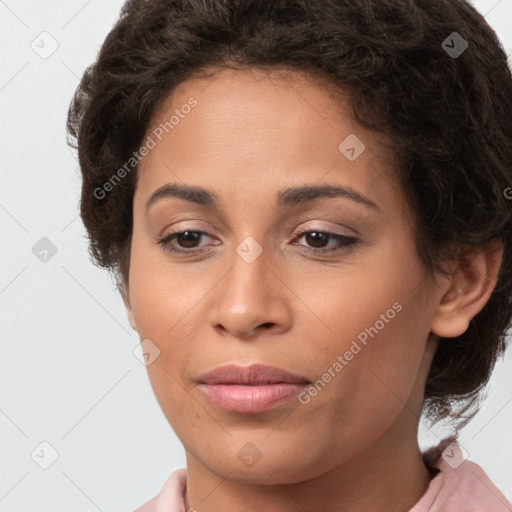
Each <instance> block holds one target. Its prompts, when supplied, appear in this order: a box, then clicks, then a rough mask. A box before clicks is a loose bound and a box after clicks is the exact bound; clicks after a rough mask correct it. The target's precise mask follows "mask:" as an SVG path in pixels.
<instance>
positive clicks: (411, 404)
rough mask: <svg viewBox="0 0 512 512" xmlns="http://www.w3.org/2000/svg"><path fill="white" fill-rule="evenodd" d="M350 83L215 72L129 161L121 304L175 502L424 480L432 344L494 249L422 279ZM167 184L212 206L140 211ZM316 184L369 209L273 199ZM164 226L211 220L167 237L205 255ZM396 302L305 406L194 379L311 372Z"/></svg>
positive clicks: (462, 309)
mask: <svg viewBox="0 0 512 512" xmlns="http://www.w3.org/2000/svg"><path fill="white" fill-rule="evenodd" d="M347 94H348V93H342V92H337V93H336V92H334V91H332V90H330V89H329V88H328V87H327V85H326V84H325V83H323V82H322V81H321V80H320V79H317V78H311V77H309V78H308V77H307V76H304V75H301V74H298V73H291V72H288V73H284V72H282V71H281V72H277V71H274V72H272V73H270V72H267V71H264V70H262V69H252V70H236V71H235V70H226V69H223V70H217V72H216V74H215V75H214V76H211V77H209V78H200V77H196V78H193V79H190V80H188V81H186V82H184V83H182V84H181V85H180V86H179V87H178V88H176V89H175V90H174V91H173V93H172V94H171V95H170V96H169V97H168V98H167V101H166V103H165V104H164V105H163V107H162V108H161V109H160V111H159V112H158V113H157V114H156V115H155V117H154V119H153V120H152V122H151V123H150V126H149V128H148V131H147V135H150V134H151V130H152V129H154V127H155V126H158V124H159V123H160V122H164V121H165V120H168V119H169V117H170V116H171V115H172V114H173V113H174V111H175V109H179V108H180V107H181V106H182V105H184V104H185V103H186V102H187V100H188V99H189V98H190V97H194V98H195V99H196V100H197V102H198V103H197V106H196V107H195V108H193V109H192V110H191V112H190V113H189V114H188V115H186V116H184V118H183V119H180V122H179V124H178V125H176V126H175V127H174V128H173V129H172V130H171V131H169V133H168V134H166V135H165V137H163V138H162V140H161V141H160V142H158V144H157V146H156V147H155V148H154V149H152V150H151V151H150V152H149V153H148V155H147V156H146V157H145V158H144V160H143V161H142V163H141V165H140V167H139V175H138V183H137V187H136V192H135V196H134V202H133V205H134V211H133V237H132V245H131V254H130V271H129V282H128V283H127V292H126V295H125V296H124V300H125V304H126V307H127V311H128V315H129V318H130V322H131V324H132V326H133V327H134V328H135V329H136V330H137V331H138V334H139V335H140V338H141V340H144V339H147V338H149V339H150V340H152V342H153V343H154V344H155V345H157V346H158V348H159V349H160V351H161V353H160V355H159V357H158V358H157V359H156V360H155V361H154V362H153V363H152V364H150V365H149V366H148V368H147V369H148V374H149V378H150V381H151V385H152V387H153V390H154V392H155V395H156V397H157V399H158V401H159V403H160V406H161V408H162V410H163V412H164V414H165V416H166V417H167V419H168V421H169V423H170V424H171V426H172V428H173V429H174V431H175V432H176V434H177V436H178V437H179V439H180V440H181V442H182V444H183V446H184V448H185V452H186V460H187V496H186V498H187V503H186V504H187V510H188V507H194V508H195V509H196V510H197V511H199V512H221V511H222V512H225V511H226V510H236V511H239V512H241V511H258V512H259V511H261V510H266V511H268V512H277V511H279V512H292V511H293V512H296V511H304V510H307V511H317V510H323V511H324V512H331V511H332V512H334V511H340V510H343V511H351V512H359V511H370V510H371V511H372V512H380V511H382V512H384V511H391V510H392V511H398V510H409V508H411V507H412V505H413V504H414V503H415V502H416V501H418V500H419V498H420V497H421V496H422V495H423V494H424V492H425V491H426V489H427V487H428V484H429V482H430V478H431V477H432V475H431V474H429V471H428V470H427V468H426V467H425V466H424V465H423V463H422V460H421V452H420V449H419V446H418V441H417V434H418V422H419V417H420V414H421V410H422V404H423V392H424V385H425V380H426V378H427V374H428V370H429V367H430V364H431V361H432V357H433V355H434V352H435V349H436V346H437V343H438V339H439V338H438V337H439V336H441V337H450V336H457V335H459V334H461V333H462V332H464V331H465V330H466V329H467V326H468V322H469V320H470V319H471V318H472V317H473V316H474V315H476V314H477V313H478V311H480V309H481V308H482V307H483V306H484V305H485V302H486V301H487V299H488V298H489V295H490V293H491V291H492V288H493V286H494V284H495V277H496V275H497V271H498V269H499V265H500V262H501V252H500V246H499V245H497V244H496V243H495V244H494V245H493V244H490V245H489V246H485V247H481V248H477V249H474V250H473V251H468V252H467V253H466V254H465V256H464V259H463V260H460V261H461V262H462V261H463V262H464V265H462V263H459V262H458V261H457V262H455V263H454V264H453V276H454V277H453V278H446V277H441V276H437V279H434V280H433V279H431V278H429V276H428V274H427V273H426V270H425V268H424V267H423V265H422V264H421V262H420V260H419V257H418V255H417V252H416V249H415V246H414V240H413V233H414V222H413V218H414V216H413V212H412V211H411V209H410V207H409V206H408V204H407V203H406V202H405V200H404V195H403V190H402V187H401V185H400V183H399V181H398V179H397V177H396V176H395V174H394V167H393V158H392V157H393V155H392V153H391V152H390V150H389V148H387V147H385V146H384V145H383V144H382V142H383V141H384V139H382V138H378V137H377V135H376V134H375V133H369V132H366V131H365V130H363V129H361V128H360V127H359V126H358V125H356V124H355V123H354V122H353V121H352V120H351V118H350V116H349V113H348V104H347V98H348V96H347ZM349 134H355V135H357V137H358V138H359V139H360V140H361V141H363V142H364V144H365V146H366V149H365V151H364V152H363V153H362V154H361V155H360V156H359V157H358V158H357V159H356V160H354V161H349V160H348V159H347V158H346V157H345V155H344V154H342V153H341V152H340V151H339V150H338V146H339V144H340V143H341V142H342V141H343V140H344V139H345V138H346V137H347V136H348V135H349ZM166 183H179V184H187V185H193V186H201V187H204V188H206V189H209V190H211V191H213V192H214V193H215V194H216V195H217V196H218V198H219V206H218V207H215V208H213V207H207V206H203V205H198V204H195V203H192V202H189V201H186V200H184V199H182V198H177V197H165V198H161V199H159V200H157V201H155V202H154V203H153V204H152V206H151V207H150V208H149V209H148V210H146V209H145V203H146V201H147V200H148V198H149V197H150V196H151V194H152V193H153V192H154V191H155V190H157V189H158V188H159V187H161V186H162V185H165V184H166ZM327 183H329V184H332V185H340V186H344V187H351V188H352V189H353V190H355V191H357V192H358V193H359V194H362V195H364V196H366V197H367V198H369V199H370V200H371V201H373V202H374V203H375V204H376V205H377V206H378V209H376V208H370V207H368V206H366V205H364V204H361V203H358V202H356V201H354V200H351V199H349V198H347V197H334V198H325V197H322V198H318V199H316V200H315V201H313V202H309V203H305V204H302V205H299V206H294V207H283V206H279V205H278V204H277V200H276V196H277V191H278V190H281V189H283V188H286V187H292V186H299V185H308V184H309V185H318V184H327ZM299 228H307V230H308V231H326V232H331V233H335V234H342V235H346V236H355V237H357V243H356V244H355V245H354V246H352V247H343V245H342V244H341V245H340V244H339V243H338V242H337V240H336V239H333V238H329V237H326V238H324V239H323V242H322V241H320V242H318V238H317V239H316V240H315V239H314V238H312V237H311V236H309V237H308V236H304V235H303V236H301V237H299V236H298V235H297V230H298V229H299ZM173 230H176V231H180V232H183V231H186V230H189V231H205V232H207V233H208V234H207V235H202V236H201V237H200V238H199V239H198V240H196V242H193V241H192V242H191V241H190V240H191V239H190V238H188V239H187V238H184V237H183V236H182V237H181V238H180V237H178V238H177V239H176V238H175V239H174V241H172V242H169V244H170V245H172V246H173V247H175V248H178V249H179V248H181V249H182V250H188V251H194V250H195V251H197V247H200V248H201V247H206V248H207V250H208V252H206V253H204V254H199V255H197V254H195V255H194V254H192V255H190V256H183V255H180V254H174V253H172V252H170V251H168V250H165V248H163V247H162V245H161V244H159V243H158V240H159V239H161V238H162V237H163V236H165V235H166V234H168V233H170V232H171V231H173ZM248 236H251V237H253V238H254V239H255V240H256V241H257V242H258V244H259V245H260V246H261V248H262V250H263V252H262V253H261V254H260V255H259V257H258V258H257V259H256V260H255V261H254V262H252V263H247V262H246V261H245V260H244V259H242V258H241V257H240V256H239V255H238V254H237V252H236V248H237V246H239V244H240V243H241V242H242V241H243V240H244V239H245V238H246V237H248ZM187 241H188V244H187ZM315 242H316V243H315ZM336 247H338V248H340V250H339V251H338V252H332V253H330V254H329V253H327V254H323V255H322V254H321V252H319V251H320V249H322V248H324V249H325V248H336ZM308 248H309V249H310V252H306V251H307V250H308ZM315 248H316V251H317V253H315V252H314V251H315ZM301 249H305V250H306V251H304V250H301ZM397 302H398V303H399V304H400V305H401V306H402V309H401V311H400V312H397V313H396V315H395V316H394V318H393V319H391V320H389V321H388V322H386V323H385V325H384V327H383V328H382V329H380V330H379V332H378V334H377V335H375V336H374V338H369V341H368V343H367V345H366V346H363V348H362V349H361V351H360V352H358V353H357V355H355V356H354V357H353V359H352V360H351V361H349V362H347V364H346V366H344V367H343V369H342V370H341V371H340V372H338V373H337V374H336V377H334V378H333V379H332V380H331V382H329V383H328V384H327V385H326V386H325V388H324V389H323V390H322V391H321V392H319V393H318V394H317V396H315V397H313V398H312V399H311V401H310V402H309V403H308V404H301V403H300V402H299V401H298V400H292V401H289V402H287V403H286V404H284V405H282V406H281V407H279V408H277V409H274V410H272V411H268V412H265V413H260V414H255V415H251V414H239V413H233V412H227V411H224V410H222V409H220V408H218V407H217V406H215V405H214V404H212V403H210V402H209V401H208V399H207V398H205V396H204V395H203V393H202V392H201V390H200V389H199V388H198V384H197V382H196V379H197V377H198V376H199V375H200V374H202V373H205V372H207V371H210V370H212V369H214V368H216V367H217V366H220V365H224V364H226V363H237V364H240V365H249V364H251V363H255V362H259V363H263V364H268V365H272V366H277V367H280V368H283V369H285V370H288V371H290V372H292V373H296V374H299V375H302V376H305V377H307V379H308V380H310V381H311V382H315V381H317V380H318V379H320V378H321V377H322V375H323V374H324V373H325V372H326V371H327V370H328V368H329V367H332V366H333V364H334V362H335V361H336V360H337V357H338V356H339V355H341V356H343V354H345V352H346V351H347V350H348V349H349V348H350V346H351V344H352V341H353V340H355V339H357V336H358V334H360V333H361V332H362V331H364V330H365V328H369V327H370V326H374V325H375V323H376V321H377V320H379V319H380V318H381V316H380V315H381V314H385V312H386V311H387V310H388V309H390V308H391V307H392V305H393V304H394V303H397ZM444 342H447V341H446V340H445V341H444ZM246 443H252V444H253V445H254V446H255V447H256V449H257V451H258V452H259V454H261V458H260V459H259V460H258V461H257V463H256V464H254V465H253V466H252V467H248V466H246V465H244V464H243V463H242V462H241V461H240V459H239V458H238V457H237V453H238V451H239V450H240V449H241V448H242V447H243V446H244V445H246ZM401 507H402V508H401Z"/></svg>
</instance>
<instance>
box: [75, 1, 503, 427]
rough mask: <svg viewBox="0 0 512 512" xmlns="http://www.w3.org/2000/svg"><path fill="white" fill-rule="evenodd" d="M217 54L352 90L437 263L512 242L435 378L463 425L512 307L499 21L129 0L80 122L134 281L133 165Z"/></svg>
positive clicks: (458, 8) (462, 10)
mask: <svg viewBox="0 0 512 512" xmlns="http://www.w3.org/2000/svg"><path fill="white" fill-rule="evenodd" d="M466 44H467V47H466ZM212 66H213V67H217V68H222V67H232V68H237V67H238V68H242V67H258V66H262V67H269V66H270V67H275V68H289V69H292V70H296V71H301V72H306V73H310V74H311V75H314V76H322V77H325V78H326V79H327V80H328V81H329V83H331V84H333V85H334V86H335V87H339V88H344V89H345V90H350V91H351V99H350V107H351V111H352V114H353V116H354V118H355V120H356V121H357V122H358V123H359V124H360V125H361V126H363V127H365V128H367V129H370V130H372V131H374V132H383V133H385V134H386V135H387V136H388V137H389V138H390V140H392V141H393V149H394V154H395V156H396V158H397V162H399V166H398V167H399V168H398V169H397V172H398V173H399V175H400V178H401V181H402V183H403V187H404V190H405V194H406V198H407V200H408V201H409V202H410V204H411V206H412V208H413V211H414V212H415V216H416V219H415V220H416V235H415V242H416V246H417V251H418V254H419V256H420V258H421V260H422V262H423V263H424V265H425V267H426V268H427V269H428V270H429V272H430V274H431V275H434V272H435V271H440V272H446V270H445V269H443V265H442V263H443V261H444V259H443V255H444V256H446V254H447V252H446V250H447V248H450V247H453V246H457V245H458V244H462V245H466V246H467V245H469V246H472V245H478V244H482V243H484V242H486V241H488V240H490V239H491V238H495V237H498V238H499V239H501V241H502V243H503V247H504V254H503V261H502V265H501V268H500V273H499V276H498V279H497V283H496V286H495V289H494V291H493V293H492V295H491V297H490V299H489V300H488V302H487V304H486V305H485V307H484V308H483V309H482V311H480V313H478V315H476V316H475V318H473V319H472V321H471V322H470V324H469V328H468V329H467V331H466V332H465V333H464V334H462V335H461V336H458V337H457V338H451V339H450V340H449V342H446V343H440V344H439V346H438V349H437V351H436V354H435V356H434V360H433V362H432V366H431V369H430V373H429V375H428V378H427V382H426V388H425V403H424V411H426V413H427V418H429V419H431V420H432V423H435V422H437V421H439V420H440V419H443V418H449V419H451V420H452V422H453V423H456V424H457V428H461V427H462V426H464V425H465V424H466V423H467V422H468V421H469V420H470V419H471V418H472V417H473V416H474V414H475V413H476V412H477V407H478V406H479V400H478V399H479V397H480V392H481V391H482V389H483V388H484V386H485V385H486V384H487V382H488V380H489V377H490V375H491V372H492V369H493V367H494V364H495V362H496V361H497V359H498V358H499V357H501V356H502V355H503V352H504V350H505V340H506V331H507V329H508V328H509V327H510V320H511V318H512V299H511V296H512V197H511V196H512V189H511V186H512V122H511V120H512V76H511V71H510V68H509V65H508V62H507V56H506V53H505V51H504V49H503V46H502V44H501V42H500V41H499V39H498V37H497V35H496V34H495V32H494V31H493V30H492V29H491V28H490V27H489V25H488V24H487V23H486V21H485V20H484V18H483V17H482V16H481V15H480V14H479V13H478V12H477V11H476V10H475V9H474V8H473V7H472V6H471V5H470V4H469V3H468V2H466V1H464V0H437V1H435V2H432V1H431V0H407V1H406V0H129V1H127V2H126V3H125V5H124V6H123V8H122V9H121V13H120V17H119V20H118V21H117V23H116V24H115V26H114V27H113V29H112V30H111V32H110V33H109V34H108V36H107V37H106V39H105V41H104V43H103V45H102V47H101V50H100V52H99V55H98V57H97V60H96V61H95V62H94V63H93V64H92V65H91V66H89V67H88V68H87V69H86V71H85V72H84V74H83V77H82V80H81V82H80V84H79V86H78V88H77V90H76V93H75V95H74V98H73V100H72V102H71V105H70V108H69V112H68V120H67V122H68V123H67V128H68V132H69V137H68V143H69V144H70V145H71V146H72V147H74V148H77V149H78V156H79V163H80V167H81V172H82V175H83V186H82V195H81V205H80V208H81V216H82V219H83V222H84V224H85V227H86V229H87V232H88V236H89V241H90V254H91V256H92V258H93V261H94V262H95V263H96V264H97V265H99V266H101V267H104V268H107V269H109V270H110V271H111V272H112V274H113V275H114V276H115V277H116V279H117V283H118V286H119V289H120V291H121V293H124V290H125V288H124V285H125V284H126V283H127V282H128V269H129V254H130V245H131V232H132V203H133V196H134V191H135V187H136V177H137V165H136V164H133V162H132V165H133V170H132V171H131V172H129V171H130V169H129V168H127V167H126V162H127V161H129V160H130V159H131V158H132V157H133V155H135V154H137V153H134V152H136V151H137V149H138V148H140V145H141V143H142V139H143V137H144V136H145V134H146V132H147V129H148V124H149V123H150V122H151V119H152V117H153V116H154V115H155V112H157V110H158V108H159V106H160V105H162V102H163V101H164V100H165V99H166V97H168V95H169V93H170V92H171V91H172V90H173V89H174V88H175V87H176V86H177V85H178V84H180V83H181V82H183V81H185V80H186V79H188V78H190V77H192V76H194V75H196V76H197V75H198V74H200V73H202V72H204V71H205V70H206V69H207V68H211V67H212ZM123 166H124V167H123ZM122 168H124V172H122ZM116 172H117V176H118V177H120V176H121V177H122V179H119V180H118V182H116V183H114V185H115V186H113V185H111V186H109V188H108V191H109V193H108V194H106V193H104V191H105V190H107V189H106V188H105V185H106V184H107V183H108V182H109V180H111V178H112V177H113V175H114V174H115V173H116ZM110 183H112V182H111V181H110ZM99 191H103V192H101V193H99ZM507 192H508V194H507Z"/></svg>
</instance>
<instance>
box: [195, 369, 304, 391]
mask: <svg viewBox="0 0 512 512" xmlns="http://www.w3.org/2000/svg"><path fill="white" fill-rule="evenodd" d="M198 382H199V383H201V384H210V385H214V384H242V385H249V386H258V385H264V384H279V383H287V384H308V383H309V381H308V379H307V378H306V377H303V376H300V375H295V374H293V373H290V372H287V371H286V370H283V369H281V368H276V367H274V366H267V365H262V364H252V365H250V366H238V365H234V364H228V365H225V366H220V367H218V368H215V369H214V370H212V371H210V372H208V373H206V374H204V375H201V376H200V377H199V378H198Z"/></svg>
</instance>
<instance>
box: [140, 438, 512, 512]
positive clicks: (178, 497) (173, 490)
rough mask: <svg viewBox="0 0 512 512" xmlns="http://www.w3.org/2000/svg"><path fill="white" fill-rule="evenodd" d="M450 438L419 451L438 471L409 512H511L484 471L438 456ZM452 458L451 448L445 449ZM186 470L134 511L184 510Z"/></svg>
mask: <svg viewBox="0 0 512 512" xmlns="http://www.w3.org/2000/svg"><path fill="white" fill-rule="evenodd" d="M454 442H455V439H454V438H447V439H444V440H443V441H441V442H440V443H439V445H437V446H436V447H433V448H430V449H429V450H427V451H426V452H424V453H423V460H424V462H425V464H426V465H427V466H428V467H430V468H435V469H438V470H439V473H438V474H437V475H436V476H435V477H434V478H433V479H432V480H431V481H430V485H429V487H428V489H427V491H426V493H425V494H424V495H423V496H422V497H421V499H420V500H419V501H418V502H417V503H416V504H415V505H414V506H413V508H412V509H410V510H409V512H512V505H511V504H510V503H509V502H507V500H506V498H505V496H504V495H503V494H502V493H501V492H500V491H499V490H498V488H497V487H496V486H495V485H494V484H493V483H492V482H491V480H490V479H489V477H488V476H487V475H486V474H485V472H484V470H483V469H482V468H481V467H480V466H479V465H478V464H476V463H474V462H471V461H469V460H465V461H463V462H462V463H461V464H460V465H457V463H453V462H451V461H450V464H448V463H447V461H449V457H447V456H446V454H445V458H443V457H441V454H442V452H443V451H444V450H445V449H446V448H450V447H452V446H453V447H454V448H456V447H457V445H456V444H453V443H454ZM448 455H452V457H455V456H456V453H455V454H454V452H453V451H451V449H450V451H449V452H448ZM186 488H187V472H186V470H185V469H177V470H176V471H173V472H172V473H171V475H170V476H169V478H168V479H167V480H166V482H165V484H164V486H163V488H162V490H161V491H160V493H159V494H158V495H157V496H155V497H154V498H153V499H151V500H150V501H148V502H147V503H145V504H144V505H142V506H141V507H139V508H138V509H137V510H135V512H187V511H186V510H185V492H186Z"/></svg>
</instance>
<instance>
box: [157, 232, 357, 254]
mask: <svg viewBox="0 0 512 512" xmlns="http://www.w3.org/2000/svg"><path fill="white" fill-rule="evenodd" d="M185 233H196V234H199V235H207V236H210V235H209V234H208V233H206V232H205V231H200V230H192V229H186V230H185V231H175V232H172V233H169V234H167V235H165V236H164V237H163V238H161V239H159V240H158V241H157V243H158V244H160V245H161V246H162V248H163V250H165V251H169V252H171V253H175V254H190V255H197V254H203V253H205V252H209V251H210V250H211V249H205V248H202V249H188V250H187V249H176V248H175V247H172V246H171V245H170V242H171V240H172V239H174V238H175V237H177V236H178V235H183V234H185ZM311 233H316V234H321V235H326V236H328V237H329V238H330V239H334V240H337V241H338V242H339V243H341V244H342V246H341V247H338V248H335V249H332V248H330V249H325V248H306V247H304V246H300V247H301V248H302V249H301V250H303V251H305V252H311V253H316V254H321V255H323V254H332V253H341V252H342V251H346V250H348V249H350V248H351V247H353V246H354V245H356V244H357V242H358V239H357V238H355V237H353V236H346V235H339V234H337V233H331V232H329V231H321V230H317V229H310V230H307V229H304V230H300V231H298V232H297V233H295V237H298V238H300V237H303V236H305V235H309V234H311Z"/></svg>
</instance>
